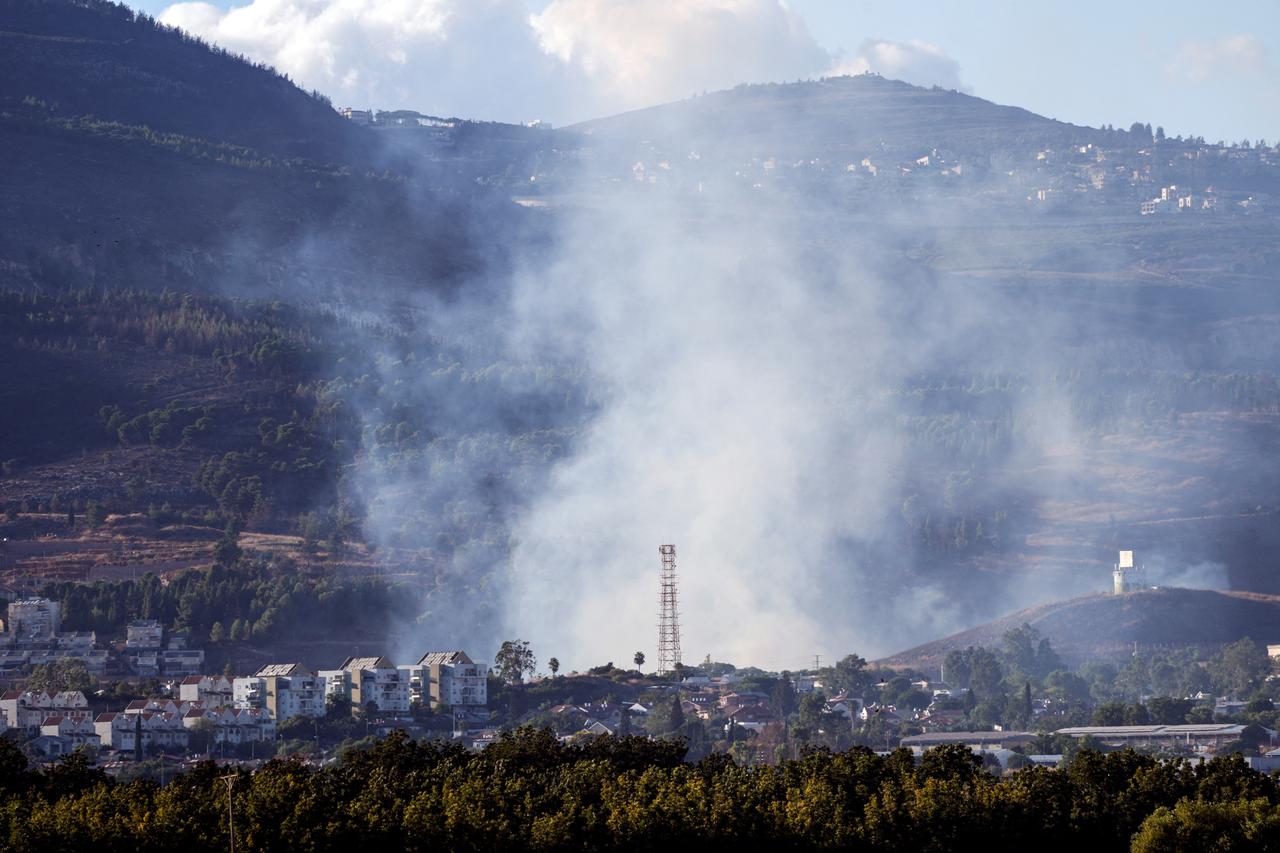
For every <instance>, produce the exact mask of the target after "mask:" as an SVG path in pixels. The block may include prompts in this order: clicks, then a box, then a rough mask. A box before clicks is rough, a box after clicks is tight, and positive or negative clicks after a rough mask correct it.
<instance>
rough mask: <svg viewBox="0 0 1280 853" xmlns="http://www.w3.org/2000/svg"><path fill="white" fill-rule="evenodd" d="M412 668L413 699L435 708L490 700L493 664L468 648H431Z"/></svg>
mask: <svg viewBox="0 0 1280 853" xmlns="http://www.w3.org/2000/svg"><path fill="white" fill-rule="evenodd" d="M405 669H407V670H408V671H409V677H410V686H411V692H412V697H411V698H412V699H413V700H414V701H416V702H419V703H420V704H422V705H424V706H426V705H428V704H429V705H430V706H431V707H432V708H433V709H434V708H439V707H441V706H447V707H450V708H482V707H484V706H486V705H487V704H488V703H489V685H488V679H489V667H488V666H487V665H485V664H481V663H476V662H475V661H473V660H471V658H470V657H468V656H467V653H466V652H464V651H451V652H428V653H427V654H425V655H423V656H422V658H421V659H420V660H419V661H418V662H417V663H416V664H415V665H413V666H411V667H405Z"/></svg>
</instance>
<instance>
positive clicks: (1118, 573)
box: [1111, 551, 1147, 595]
mask: <svg viewBox="0 0 1280 853" xmlns="http://www.w3.org/2000/svg"><path fill="white" fill-rule="evenodd" d="M1111 582H1112V587H1113V589H1114V591H1115V594H1116V595H1124V594H1125V593H1126V592H1136V591H1137V590H1140V589H1146V588H1147V569H1146V566H1136V565H1134V562H1133V552H1132V551H1121V552H1120V558H1119V559H1118V560H1117V561H1116V564H1115V566H1114V567H1113V568H1112V571H1111Z"/></svg>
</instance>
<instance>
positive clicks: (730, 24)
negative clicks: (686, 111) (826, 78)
mask: <svg viewBox="0 0 1280 853" xmlns="http://www.w3.org/2000/svg"><path fill="white" fill-rule="evenodd" d="M529 20H530V24H531V25H532V26H533V28H534V30H535V31H536V32H537V35H538V42H539V44H540V45H541V46H542V48H543V50H545V51H546V52H547V53H549V54H551V55H553V56H555V57H557V58H558V59H560V60H561V61H562V62H564V63H565V64H566V65H569V66H571V67H574V68H576V69H579V70H580V71H581V72H582V73H583V74H584V75H585V76H586V77H587V78H589V79H590V80H591V81H592V82H593V83H594V84H595V86H596V87H597V89H598V92H599V94H600V95H602V96H603V97H605V98H608V99H609V100H610V101H611V102H612V103H615V104H616V105H617V106H618V107H620V108H627V107H634V106H641V105H647V104H652V103H659V102H662V101H670V100H675V99H678V98H683V97H687V96H689V95H691V94H693V93H695V92H696V91H699V90H703V89H723V88H728V87H731V86H734V85H736V84H738V83H757V82H772V81H782V80H794V79H796V78H798V77H810V76H812V75H814V74H818V73H820V72H821V71H822V70H823V69H824V68H826V67H827V65H828V64H829V62H830V57H829V56H828V54H827V53H826V51H824V50H823V49H822V48H820V47H819V46H818V44H817V42H815V41H814V39H813V36H812V35H810V33H809V29H808V27H807V26H806V25H805V22H804V20H803V19H802V18H801V17H800V16H799V15H798V14H796V13H795V12H793V11H791V10H790V9H788V8H787V7H786V6H785V4H783V3H781V2H779V0H646V2H635V0H552V2H551V4H550V5H548V6H547V8H546V9H545V10H544V11H543V12H541V13H540V14H537V15H533V16H531V17H530V19H529Z"/></svg>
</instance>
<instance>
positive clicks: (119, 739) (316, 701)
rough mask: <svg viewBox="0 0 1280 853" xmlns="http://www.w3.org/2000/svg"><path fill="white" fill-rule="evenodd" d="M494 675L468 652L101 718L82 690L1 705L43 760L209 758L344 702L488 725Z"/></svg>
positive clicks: (270, 674)
mask: <svg viewBox="0 0 1280 853" xmlns="http://www.w3.org/2000/svg"><path fill="white" fill-rule="evenodd" d="M488 674H489V668H488V667H487V666H485V665H484V664H477V663H475V662H474V661H472V660H471V658H469V657H468V656H467V655H466V653H465V652H462V651H447V652H431V653H428V654H426V655H423V656H422V658H421V659H419V661H418V662H417V663H415V664H411V665H405V666H396V665H394V664H392V663H390V662H389V661H388V660H387V659H386V658H382V657H363V658H358V657H357V658H348V659H347V660H346V661H344V662H343V663H342V665H341V666H340V667H338V668H337V669H332V670H321V671H319V672H316V671H313V670H311V669H308V668H307V667H306V666H304V665H303V664H301V663H286V664H270V665H267V666H264V667H261V668H260V669H259V670H258V671H257V672H255V673H254V674H253V675H249V676H236V677H231V678H228V677H226V676H221V675H188V676H186V677H184V678H182V679H180V680H178V681H176V682H175V683H174V684H173V685H172V687H171V689H170V693H171V695H169V696H166V697H160V698H153V699H138V700H135V701H133V702H130V703H129V704H128V705H126V706H125V707H124V708H123V709H122V710H119V711H107V712H99V713H95V712H94V710H93V709H92V708H91V705H90V702H89V700H88V699H87V697H86V696H85V695H84V693H83V692H81V691H79V690H71V691H62V692H48V691H9V692H7V693H4V694H3V695H0V715H3V723H4V727H5V728H6V729H16V730H19V731H20V732H21V733H23V734H24V735H26V736H28V737H29V738H31V744H32V748H33V750H34V751H35V752H36V753H37V754H40V755H43V756H47V757H57V756H61V755H66V754H68V753H70V752H72V751H74V750H75V749H77V748H79V747H82V746H92V747H95V748H98V749H101V750H113V751H116V752H119V753H125V754H129V755H134V754H138V753H142V754H148V753H153V752H162V753H180V754H181V753H187V752H191V751H195V752H209V751H211V750H213V749H217V748H219V747H221V748H223V749H224V751H225V749H226V748H229V747H230V748H234V747H238V746H240V745H242V744H257V743H270V742H274V741H275V739H276V728H277V725H278V724H279V723H280V722H281V721H284V720H288V719H291V718H294V717H312V718H318V717H322V716H324V715H325V714H326V713H327V712H328V709H329V707H330V704H331V703H332V702H333V700H335V699H340V700H344V701H345V702H347V703H349V704H350V706H351V709H352V712H353V713H355V712H357V711H361V712H366V711H374V712H377V713H378V714H379V716H383V717H386V716H390V717H395V716H396V715H408V714H409V713H410V712H411V711H412V710H413V709H414V708H415V707H422V708H426V707H430V708H432V709H433V710H442V709H446V708H447V709H449V710H450V711H452V712H453V714H454V717H455V719H457V720H462V721H465V720H467V719H473V718H476V717H484V716H485V715H486V708H487V704H488V687H487V678H488Z"/></svg>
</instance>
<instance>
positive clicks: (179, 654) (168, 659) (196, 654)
mask: <svg viewBox="0 0 1280 853" xmlns="http://www.w3.org/2000/svg"><path fill="white" fill-rule="evenodd" d="M159 664H160V671H161V672H163V673H164V674H165V675H168V676H172V677H175V678H178V677H182V678H185V677H186V676H188V675H195V674H196V673H198V672H199V671H200V670H202V669H204V649H188V648H185V647H183V648H174V647H173V646H172V645H171V646H170V647H169V648H167V649H161V650H160V653H159Z"/></svg>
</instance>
